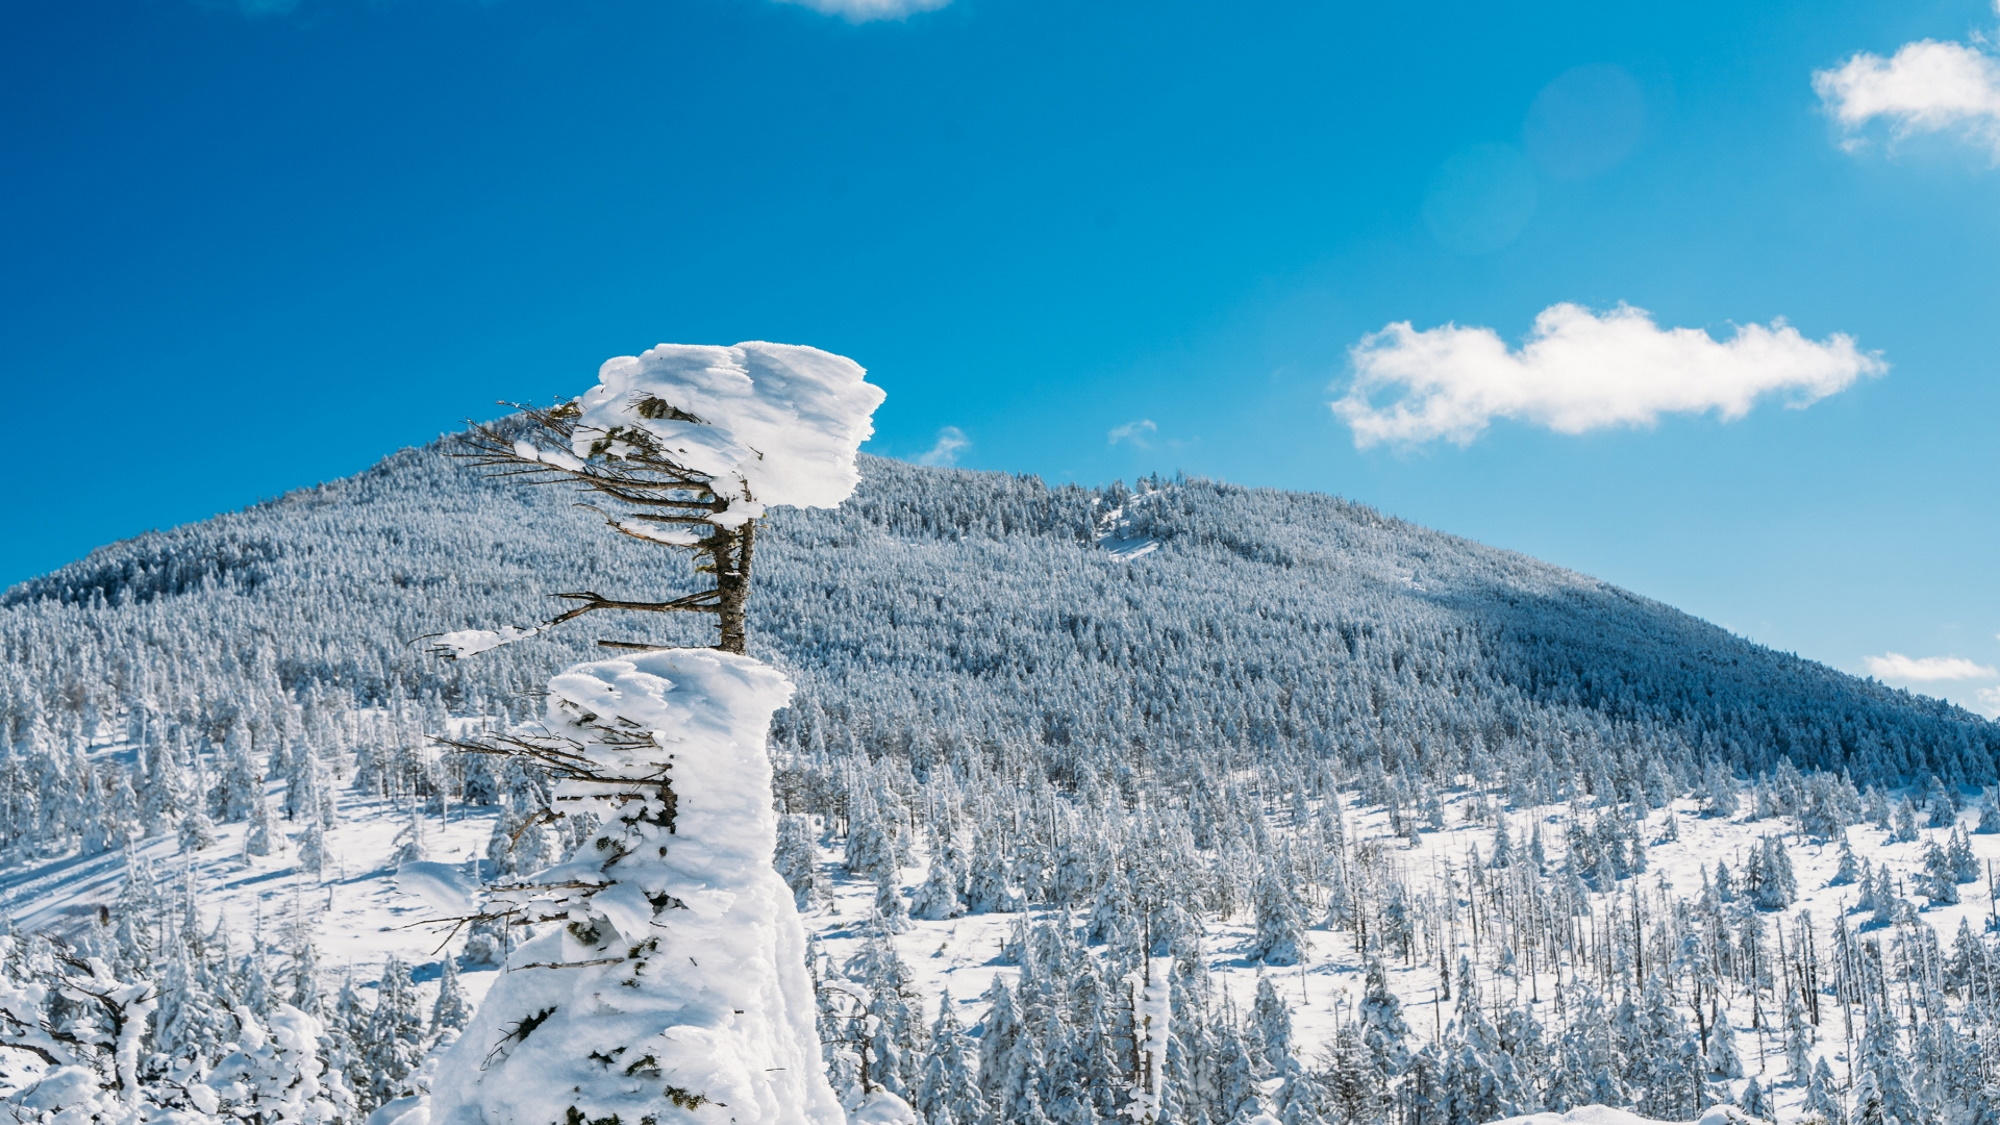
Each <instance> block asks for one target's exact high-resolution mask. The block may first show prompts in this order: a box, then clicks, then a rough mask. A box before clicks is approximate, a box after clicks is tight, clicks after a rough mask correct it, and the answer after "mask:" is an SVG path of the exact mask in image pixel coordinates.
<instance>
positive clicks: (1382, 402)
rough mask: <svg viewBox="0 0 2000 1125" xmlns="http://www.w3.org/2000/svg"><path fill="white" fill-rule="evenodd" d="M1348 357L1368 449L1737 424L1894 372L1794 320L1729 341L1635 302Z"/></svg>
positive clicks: (1380, 345) (1747, 330) (1394, 336)
mask: <svg viewBox="0 0 2000 1125" xmlns="http://www.w3.org/2000/svg"><path fill="white" fill-rule="evenodd" d="M1348 354H1349V358H1350V359H1351V360H1352V361H1353V364H1354V380H1353V382H1352V383H1351V384H1350V385H1349V386H1348V389H1347V393H1346V394H1345V395H1344V396H1342V397H1341V398H1340V399H1339V400H1337V401H1335V402H1334V403H1333V404H1332V405H1333V411H1334V413H1335V414H1337V415H1339V416H1340V417H1341V418H1342V419H1343V420H1345V421H1346V422H1347V424H1348V425H1349V426H1350V427H1352V428H1353V430H1354V444H1355V446H1356V447H1357V448H1363V449H1365V448H1368V447H1369V446H1373V445H1378V444H1381V443H1383V442H1393V443H1399V444H1408V445H1414V444H1420V443H1423V442H1428V441H1433V440H1436V439H1438V438H1445V439H1448V440H1450V441H1453V442H1456V443H1458V444H1459V445H1468V444H1470V443H1471V442H1472V441H1473V439H1475V438H1477V437H1478V436H1479V435H1480V434H1481V433H1482V432H1484V431H1485V429H1486V427H1487V426H1488V425H1489V424H1491V423H1492V421H1493V420H1494V419H1496V418H1511V419H1514V420H1516V421H1521V422H1528V423H1530V424H1533V425H1538V426H1545V427H1547V428H1549V429H1551V430H1555V431H1556V432H1558V433H1565V434H1580V433H1583V432H1585V431H1588V430H1595V429H1602V428H1605V427H1609V426H1645V425H1651V424H1653V423H1654V422H1657V421H1658V420H1659V417H1660V415H1662V414H1701V413H1707V412H1709V411H1713V412H1715V413H1716V414H1718V415H1720V416H1721V417H1722V418H1723V420H1725V421H1733V420H1735V419H1737V418H1741V417H1742V416H1743V415H1745V414H1747V413H1749V411H1750V408H1751V407H1752V406H1753V405H1755V404H1756V402H1757V400H1758V399H1759V398H1762V397H1763V396H1765V395H1771V394H1783V395H1786V396H1787V397H1788V399H1789V402H1790V405H1792V406H1806V405H1809V404H1811V403H1814V402H1817V401H1819V400H1820V399H1823V398H1825V397H1826V396H1828V395H1831V394H1836V393H1838V392H1840V391H1842V390H1845V389H1847V387H1849V386H1850V385H1852V384H1853V383H1854V381H1855V380H1856V379H1858V378H1860V377H1861V376H1863V375H1877V374H1880V373H1881V372H1883V371H1886V370H1888V365H1887V364H1885V363H1884V362H1883V361H1882V359H1881V358H1880V357H1879V356H1878V355H1875V354H1873V353H1869V352H1863V351H1861V350H1860V349H1859V348H1858V347H1856V346H1855V343H1854V340H1853V338H1852V337H1849V336H1845V335H1840V334H1835V335H1832V336H1829V337H1827V338H1826V339H1825V340H1819V341H1815V340H1808V339H1806V338H1805V337H1804V336H1801V335H1800V334H1799V332H1798V330H1797V329H1795V328H1793V327H1791V326H1790V325H1788V324H1786V323H1785V322H1784V321H1783V320H1774V321H1772V322H1771V323H1770V325H1769V326H1765V325H1759V324H1748V325H1743V326H1741V327H1739V328H1737V329H1736V332H1735V335H1733V336H1731V337H1730V338H1729V339H1728V340H1726V341H1718V340H1716V339H1714V338H1713V337H1711V336H1710V335H1709V334H1708V333H1707V332H1705V331H1703V330H1701V329H1699V328H1661V327H1659V326H1657V325H1655V324H1654V323H1653V319H1652V316H1651V315H1650V314H1648V313H1647V312H1646V311H1645V310H1644V309H1635V308H1632V307H1631V306H1629V305H1620V306H1618V307H1617V308H1615V309H1612V310H1610V311H1609V312H1604V313H1598V312H1593V311H1592V310H1590V309H1587V308H1584V307H1583V306H1581V305H1574V304H1568V303H1564V304H1558V305H1552V306H1550V307H1549V308H1547V309H1544V310H1543V311H1542V313H1541V315H1539V316H1537V317H1536V318H1535V326H1534V330H1533V331H1531V332H1530V333H1529V334H1528V338H1527V340H1526V341H1525V342H1524V343H1523V344H1522V345H1521V346H1520V347H1519V348H1518V349H1509V348H1508V346H1507V344H1506V343H1505V342H1504V341H1503V340H1501V338H1500V334H1499V333H1497V332H1495V331H1493V330H1492V329H1491V328H1461V327H1459V326H1458V325H1455V324H1448V325H1445V326H1443V327H1440V328H1429V329H1425V330H1423V331H1421V332H1420V331H1417V330H1416V329H1415V328H1413V327H1411V326H1410V323H1409V322H1408V321H1404V322H1402V323H1399V324H1391V325H1389V326H1388V327H1387V328H1384V329H1382V330H1381V331H1380V332H1376V333H1373V334H1372V335H1369V336H1367V337H1365V338H1363V339H1362V341H1361V342H1360V343H1358V344H1356V345H1355V346H1354V347H1353V348H1352V349H1351V350H1350V351H1349V353H1348Z"/></svg>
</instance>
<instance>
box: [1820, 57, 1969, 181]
mask: <svg viewBox="0 0 2000 1125" xmlns="http://www.w3.org/2000/svg"><path fill="white" fill-rule="evenodd" d="M1813 89H1814V90H1815V91H1817V92H1818V93H1819V96H1820V101H1821V102H1822V103H1824V104H1825V106H1826V108H1827V112H1829V113H1831V114H1832V115H1833V117H1834V120H1836V121H1838V122H1840V124H1841V125H1842V127H1844V128H1845V129H1846V130H1847V132H1848V134H1849V140H1848V142H1847V144H1846V145H1845V146H1843V147H1846V148H1847V149H1849V150H1850V151H1852V150H1854V149H1856V148H1859V147H1860V146H1861V141H1860V139H1859V138H1858V137H1857V136H1856V134H1857V133H1858V132H1859V131H1860V130H1861V129H1862V128H1864V127H1865V126H1867V125H1868V124H1869V123H1870V122H1872V121H1876V120H1881V121H1883V122H1885V123H1886V124H1888V126H1889V128H1890V131H1891V134H1892V135H1894V136H1907V135H1909V134H1912V133H1956V134H1959V135H1961V136H1963V137H1966V138H1967V139H1969V140H1972V141H1974V142H1976V143H1979V144H1982V145H1985V146H1986V147H1988V148H1990V149H1991V150H1992V151H1993V156H1994V159H1996V160H2000V59H1996V58H1995V57H1994V56H1993V55H1992V54H1990V53H1988V52H1987V51H1984V50H1981V49H1980V48H1979V47H1975V46H1969V45H1967V44H1964V43H1940V42H1938V41H1937V40H1934V39H1925V40H1923V41H1921V42H1917V43H1906V44H1904V45H1903V46H1902V48H1900V49H1899V50H1897V52H1896V53H1895V54H1894V55H1891V56H1890V57H1888V58H1886V59H1885V58H1883V57H1882V56H1880V55H1874V54H1869V53H1867V52H1863V53H1861V54H1857V55H1855V56H1854V57H1853V58H1851V59H1848V60H1847V61H1846V62H1845V63H1842V64H1841V65H1840V66H1837V67H1834V68H1833V69H1831V70H1822V71H1817V72H1815V73H1814V74H1813Z"/></svg>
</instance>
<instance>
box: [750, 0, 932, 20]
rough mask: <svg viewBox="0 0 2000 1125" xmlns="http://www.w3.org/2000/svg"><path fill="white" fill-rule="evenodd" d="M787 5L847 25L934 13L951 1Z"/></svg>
mask: <svg viewBox="0 0 2000 1125" xmlns="http://www.w3.org/2000/svg"><path fill="white" fill-rule="evenodd" d="M784 2H785V3H787V4H799V5H802V6H804V7H807V8H811V9H812V10H813V11H815V12H825V13H826V14H827V15H829V16H839V17H840V18H842V19H844V20H846V21H848V22H849V23H868V22H869V21H871V20H900V19H904V18H906V17H908V16H913V15H915V14H916V13H918V12H930V11H936V10H937V9H939V8H942V7H944V6H945V5H946V4H949V3H951V0H784Z"/></svg>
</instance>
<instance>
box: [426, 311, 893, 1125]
mask: <svg viewBox="0 0 2000 1125" xmlns="http://www.w3.org/2000/svg"><path fill="white" fill-rule="evenodd" d="M598 378H599V381H598V385H597V386H596V387H593V388H592V389H591V390H589V391H588V392H586V393H585V394H583V395H582V396H580V397H578V398H576V399H574V400H572V401H570V402H567V403H563V404H561V405H559V406H555V407H552V408H548V409H537V410H528V411H526V412H525V423H524V424H523V425H522V426H521V427H520V428H519V430H518V431H517V430H515V429H513V428H510V427H503V426H487V427H479V428H477V429H475V430H474V431H473V433H472V435H471V437H470V439H469V445H470V448H469V451H468V455H469V456H470V457H471V458H472V459H473V460H475V461H476V462H478V463H479V464H480V465H482V466H485V467H487V468H488V469H489V470H491V471H497V472H501V473H509V474H521V475H524V476H526V477H527V478H529V479H531V480H533V479H542V480H548V479H555V480H563V479H567V480H570V481H573V482H575V483H576V484H578V485H580V486H582V487H583V488H584V489H585V490H587V491H588V492H589V493H591V494H592V498H593V500H594V502H595V503H594V505H593V506H595V507H597V509H598V510H599V511H600V512H601V513H602V514H603V515H604V517H605V519H606V521H607V522H608V523H609V524H610V526H611V528H612V529H613V530H615V531H617V532H618V533H620V534H623V535H629V536H634V537H637V538H640V539H644V540H648V541H651V542H655V543H659V544H661V545H663V546H666V547H669V548H676V549H681V550H686V551H690V552H692V553H694V555H695V556H696V559H697V563H698V566H697V570H698V572H699V573H701V574H705V575H707V576H709V578H710V584H709V585H707V586H706V587H705V588H703V589H701V590H698V591H696V592H694V593H691V594H685V595H682V596H679V597H673V598H667V599H664V600H653V601H646V600H630V599H626V598H616V597H609V596H605V595H603V594H600V593H598V592H596V591H573V592H567V593H564V594H561V595H559V596H560V597H562V598H564V599H565V600H567V601H569V602H571V603H572V604H571V606H570V607H569V608H568V609H567V610H566V611H564V612H562V613H560V614H558V615H556V616H555V617H554V618H552V619H550V620H548V621H544V622H540V623H537V624H531V625H526V626H510V627H506V628H501V629H492V630H465V631H461V632H455V633H447V634H444V635H442V636H439V637H437V638H435V642H436V644H435V648H436V650H437V651H439V652H441V653H442V654H444V655H446V656H449V657H452V658H454V659H458V658H463V657H467V656H471V655H473V654H476V653H478V652H482V651H485V650H487V649H490V648H493V647H496V646H498V645H501V644H506V643H510V642H512V641H515V640H519V639H521V638H524V637H527V636H532V635H534V634H535V633H539V632H541V631H543V630H545V629H548V628H551V627H553V626H555V625H559V624H561V623H562V622H564V621H568V620H571V619H573V618H576V617H579V616H581V615H584V614H587V613H592V612H597V611H606V610H633V611H640V612H662V613H680V612H693V613H708V614H713V615H714V616H715V617H716V619H717V623H718V634H719V635H718V638H717V642H716V644H715V646H714V647H713V648H709V649H685V648H657V647H651V646H647V645H644V644H641V643H637V642H631V641H616V642H609V647H613V648H618V649H622V650H626V655H622V656H618V657H613V658H608V659H603V660H596V661H589V662H585V663H581V664H576V665H573V666H571V667H570V668H568V669H566V670H565V671H563V672H562V673H561V674H559V675H557V676H556V677H555V678H553V679H552V680H550V681H549V687H548V702H547V709H546V714H545V716H544V718H543V719H542V721H540V722H539V723H534V724H529V725H526V726H523V727H519V728H516V729H514V730H511V731H509V732H507V733H505V734H503V735H500V736H497V737H494V738H491V739H489V740H485V741H468V742H459V743H454V744H453V745H456V746H457V747H458V748H459V749H461V750H465V751H470V752H476V753H488V754H505V755H512V756H515V757H518V758H522V759H525V760H527V761H528V762H531V763H533V764H534V765H536V766H537V767H539V768H540V769H541V770H542V771H543V772H544V773H545V774H546V776H548V777H549V778H550V780H551V782H552V792H553V797H554V803H555V805H556V807H559V808H562V809H563V810H564V811H565V813H566V814H567V815H572V816H578V815H581V816H585V817H590V818H594V821H595V827H594V829H593V830H592V831H591V833H590V835H589V836H588V837H587V838H586V839H585V841H584V842H583V844H582V845H581V846H580V847H579V848H578V849H577V851H576V852H575V854H574V855H572V856H571V857H570V858H569V859H568V861H567V862H564V863H560V864H557V865H556V866H554V867H550V868H547V869H545V870H542V871H539V872H535V873H533V874H527V875H524V876H522V877H519V878H517V879H515V880H513V881H510V882H507V883H504V884H501V885H499V886H496V887H493V888H491V889H490V893H489V896H488V902H489V907H488V909H487V911H486V912H485V913H484V914H482V915H481V916H480V917H481V920H483V921H485V922H488V923H491V922H493V921H496V920H499V921H504V922H506V923H509V924H512V925H516V926H522V927H528V928H530V929H531V936H530V937H529V939H528V940H526V941H525V942H523V943H522V944H520V945H519V946H518V947H517V948H516V949H515V950H514V952H513V954H512V955H511V956H510V957H509V958H508V963H507V970H508V971H507V972H505V973H503V974H502V975H501V977H500V979H499V981H498V982H497V983H496V984H495V985H494V987H493V989H492V991H491V992H490V993H489V994H488V996H487V999H486V1001H485V1003H484V1004H483V1005H482V1006H481V1008H480V1010H479V1011H478V1012H477V1013H476V1014H475V1016H474V1018H473V1020H472V1021H471V1023H470V1024H469V1025H468V1026H467V1028H466V1030H465V1033H464V1035H463V1036H462V1037H461V1038H460V1039H459V1040H458V1042H457V1043H456V1044H455V1045H454V1046H453V1048H452V1049H451V1051H450V1052H449V1053H448V1054H447V1055H446V1056H445V1058H444V1059H443V1061H442V1064H441V1066H440V1068H439V1071H438V1074H437V1077H436V1080H435V1083H434V1090H435V1101H434V1104H433V1110H432V1116H433V1119H434V1120H437V1121H439V1122H441V1123H445V1122H448V1123H450V1125H675V1123H681V1122H725V1121H730V1122H739V1123H744V1125H748V1123H752V1122H769V1123H772V1125H778V1123H785V1125H791V1123H798V1122H807V1123H825V1125H833V1123H835V1122H840V1121H843V1120H844V1116H843V1113H842V1109H841V1106H840V1105H839V1103H838V1101H837V1100H836V1098H835V1096H834V1093H833V1090H832V1087H831V1086H830V1085H829V1083H828V1082H827V1080H826V1077H825V1075H824V1073H823V1071H822V1069H821V1067H820V1047H819V1039H818V1033H817V1030H816V1027H815V1023H814V1019H815V1012H816V1007H815V1002H814V997H813V993H812V983H811V980H810V978H809V977H808V975H807V971H806V964H805V936H804V931H803V928H802V927H801V926H800V923H799V920H798V914H797V911H796V908H795V906H794V896H793V892H792V890H791V888H789V887H788V886H786V884H785V882H784V880H783V879H782V878H781V877H780V876H779V874H778V873H777V871H776V870H775V869H774V868H773V866H772V853H773V849H774V846H775V844H776V836H777V819H776V815H775V813H774V812H773V810H772V795H771V765H770V759H769V756H768V755H767V753H766V750H765V739H766V736H767V734H768V731H769V727H770V720H771V716H772V714H773V713H774V712H775V711H776V710H777V709H778V708H780V707H783V706H784V705H785V704H786V703H787V701H788V700H789V699H790V696H791V692H792V686H791V683H790V682H789V681H788V680H786V678H785V677H784V676H783V675H782V674H781V673H779V672H778V671H777V670H776V669H774V668H771V667H769V666H767V665H765V664H763V663H761V662H759V661H756V660H752V659H750V658H749V657H748V656H746V655H744V651H745V648H746V642H747V637H746V635H745V631H744V607H745V603H746V600H747V598H748V596H749V591H750V572H751V561H752V554H753V546H754V542H755V531H756V523H757V520H758V518H759V517H760V516H762V515H763V513H764V512H765V510H766V509H767V508H769V507H772V506H778V505H794V506H799V507H832V506H835V505H837V504H839V503H840V502H841V501H842V500H844V499H846V498H847V496H848V495H849V493H851V492H852V491H853V489H854V486H855V484H856V483H858V481H859V479H860V477H859V472H858V471H857V469H856V467H855V454H856V452H857V450H858V447H859V446H860V444H861V442H862V441H863V440H865V439H866V438H867V437H868V435H869V433H870V432H871V425H870V417H871V415H872V414H873V412H874V409H875V407H876V406H877V405H878V404H879V403H880V402H881V400H882V392H881V391H880V389H878V388H876V387H874V386H871V385H869V384H868V383H867V382H865V381H864V379H863V372H862V369H861V368H860V367H859V366H857V365H856V364H854V363H853V362H851V361H849V360H846V359H843V358H841V357H839V356H835V355H830V354H828V353H826V352H822V351H818V350H816V349H813V348H803V347H790V346H783V345H776V344H756V343H753V344H740V345H737V346H736V347H729V348H724V347H687V346H678V345H662V346H660V347H657V348H654V349H652V350H650V351H648V352H646V353H645V354H643V355H640V356H624V357H620V358H617V359H613V360H611V361H609V362H607V363H606V364H605V365H604V366H603V368H602V370H601V371H600V372H599V377H598ZM601 643H602V642H601ZM544 815H550V814H544Z"/></svg>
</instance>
